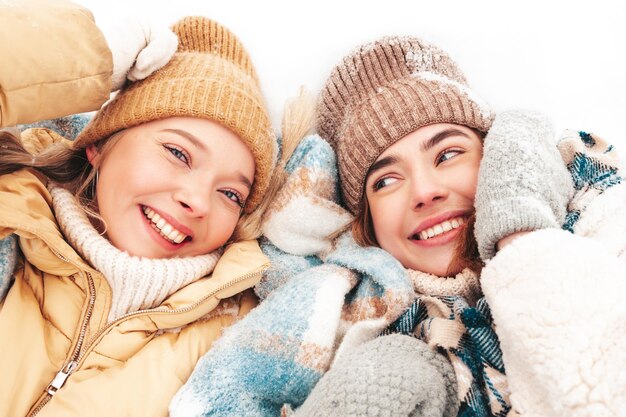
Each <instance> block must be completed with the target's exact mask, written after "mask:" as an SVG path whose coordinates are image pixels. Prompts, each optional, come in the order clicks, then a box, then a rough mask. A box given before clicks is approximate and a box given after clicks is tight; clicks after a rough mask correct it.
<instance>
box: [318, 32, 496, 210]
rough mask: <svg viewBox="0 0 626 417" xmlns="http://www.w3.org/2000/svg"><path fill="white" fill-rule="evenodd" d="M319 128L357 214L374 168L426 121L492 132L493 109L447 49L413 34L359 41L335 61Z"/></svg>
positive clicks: (320, 106)
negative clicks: (334, 156)
mask: <svg viewBox="0 0 626 417" xmlns="http://www.w3.org/2000/svg"><path fill="white" fill-rule="evenodd" d="M317 111H318V126H317V128H318V132H319V134H320V135H321V136H322V137H323V138H324V139H326V140H328V141H329V142H330V143H331V145H333V147H334V148H335V150H336V152H337V158H338V163H339V176H340V179H341V187H342V191H343V197H344V201H345V203H346V205H347V206H348V208H349V209H350V211H351V212H352V213H353V214H354V213H356V211H357V209H358V207H359V205H360V202H361V199H362V196H363V186H364V183H365V177H366V175H367V172H368V170H369V167H370V166H371V165H372V164H373V163H374V162H375V161H376V159H377V158H378V157H379V156H380V154H381V153H382V152H384V151H385V149H387V148H388V147H389V146H391V145H393V144H394V143H395V142H396V141H398V140H399V139H401V138H403V137H404V136H406V135H408V134H409V133H411V132H413V131H415V130H417V129H418V128H420V127H422V126H426V125H429V124H433V123H455V124H459V125H464V126H468V127H471V128H475V129H478V130H479V131H482V132H487V130H489V127H490V126H491V120H492V118H493V116H492V113H491V110H490V109H489V107H488V106H487V105H486V104H485V103H484V102H483V101H482V100H481V99H480V98H479V97H478V96H477V95H476V94H475V93H474V92H473V91H472V90H470V89H469V87H468V86H467V82H466V81H465V77H464V76H463V73H462V72H461V70H460V69H459V68H458V67H457V65H456V64H455V62H454V61H453V60H452V59H451V58H450V57H449V56H448V55H447V54H446V53H445V52H444V51H442V50H441V49H439V48H437V47H436V46H433V45H431V44H428V43H426V42H423V41H421V40H419V39H417V38H412V37H387V38H383V39H381V40H378V41H375V42H373V43H369V44H366V45H363V46H361V47H360V48H358V49H357V50H356V51H355V52H353V53H352V54H350V55H348V56H347V57H345V58H344V59H343V60H342V61H341V62H340V63H339V65H337V66H336V67H335V68H334V69H333V71H332V73H331V75H330V77H329V79H328V81H327V82H326V85H325V87H324V89H323V90H322V93H321V96H320V101H319V104H318V109H317Z"/></svg>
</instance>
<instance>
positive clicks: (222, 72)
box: [74, 17, 278, 213]
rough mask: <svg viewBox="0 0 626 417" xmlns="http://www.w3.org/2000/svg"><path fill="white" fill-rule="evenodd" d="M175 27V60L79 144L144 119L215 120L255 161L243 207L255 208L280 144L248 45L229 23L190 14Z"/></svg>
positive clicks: (131, 88) (100, 118)
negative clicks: (244, 44) (249, 151)
mask: <svg viewBox="0 0 626 417" xmlns="http://www.w3.org/2000/svg"><path fill="white" fill-rule="evenodd" d="M172 30H173V31H174V33H176V35H177V36H178V39H179V45H178V51H177V52H176V53H175V54H174V56H173V58H172V59H171V61H170V62H169V63H168V64H167V65H166V66H164V67H163V68H161V69H160V70H158V71H156V72H155V73H154V74H152V75H151V76H149V77H148V78H146V79H144V80H141V81H137V82H133V83H129V84H128V85H126V86H125V88H123V89H122V90H121V91H120V92H119V93H118V94H117V96H116V97H115V98H114V99H113V100H112V101H110V102H109V103H107V104H106V105H105V106H104V107H102V109H100V111H98V113H97V114H96V115H95V117H94V118H93V119H92V120H91V122H90V123H89V124H88V125H87V127H86V128H85V130H83V131H82V132H81V133H80V135H79V136H78V137H77V138H76V141H75V142H74V147H75V148H84V147H87V146H88V145H90V144H92V143H95V142H97V141H99V140H101V139H104V138H107V137H109V136H111V135H112V134H113V133H115V132H118V131H120V130H123V129H127V128H130V127H133V126H137V125H139V124H141V123H145V122H149V121H152V120H156V119H163V118H167V117H174V116H191V117H200V118H206V119H210V120H213V121H216V122H218V123H220V124H222V125H223V126H225V127H227V128H229V129H230V130H232V131H233V132H234V133H236V134H237V135H238V136H239V137H240V138H241V139H242V140H243V141H244V143H245V144H246V145H247V146H248V147H249V148H250V150H251V151H252V154H253V155H254V159H255V162H256V172H255V177H254V185H253V188H252V192H251V193H250V197H249V198H248V200H247V202H246V207H245V209H244V211H245V212H246V213H250V212H252V211H253V210H254V209H255V208H256V207H257V205H258V204H259V202H260V200H261V198H262V196H263V194H264V193H265V191H266V190H267V187H268V185H269V181H270V177H271V175H272V170H273V167H274V165H275V162H276V157H277V153H278V146H277V143H276V140H275V136H274V133H273V130H272V126H271V121H270V118H269V115H268V112H267V109H266V106H265V102H264V99H263V96H262V94H261V89H260V86H259V81H258V79H257V75H256V73H255V70H254V68H253V66H252V62H251V61H250V56H249V55H248V53H247V52H246V50H245V49H244V47H243V45H242V44H241V42H240V41H239V39H237V38H236V37H235V35H234V34H233V33H232V32H230V31H229V30H228V29H226V28H225V27H223V26H221V25H220V24H219V23H217V22H214V21H212V20H210V19H207V18H203V17H186V18H184V19H182V20H180V21H178V22H177V23H176V24H174V26H173V27H172Z"/></svg>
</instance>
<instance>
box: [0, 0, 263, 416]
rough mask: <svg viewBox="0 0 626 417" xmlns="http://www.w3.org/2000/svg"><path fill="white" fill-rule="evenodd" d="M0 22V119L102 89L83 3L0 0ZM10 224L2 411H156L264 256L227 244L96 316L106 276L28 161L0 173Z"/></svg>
mask: <svg viewBox="0 0 626 417" xmlns="http://www.w3.org/2000/svg"><path fill="white" fill-rule="evenodd" d="M0 27H1V28H2V29H1V30H2V35H1V36H0V56H1V57H2V65H0V126H9V125H14V124H16V123H26V122H29V121H33V120H39V119H45V118H50V117H56V116H61V115H65V114H71V113H77V112H81V111H87V110H95V109H97V108H99V107H100V105H101V104H102V103H103V102H104V101H105V100H107V99H108V98H109V90H110V87H111V85H110V84H111V81H110V77H111V73H112V62H111V53H110V51H109V49H108V47H107V45H106V42H105V40H104V38H103V36H102V34H101V32H100V31H99V29H98V28H97V27H96V26H95V25H94V22H93V18H92V16H91V14H90V13H89V12H88V11H87V10H85V9H83V8H81V7H78V6H76V5H74V4H71V3H69V2H66V1H60V0H32V1H20V0H17V1H11V2H0ZM52 136H53V135H52V134H47V133H46V131H45V130H33V131H29V132H28V133H26V134H25V140H26V143H25V145H26V146H27V148H28V149H29V150H30V151H36V150H37V149H41V146H42V145H43V144H45V143H43V142H46V140H48V139H50V140H52ZM42 141H43V142H42ZM1 157H2V154H1V150H0V158H1ZM11 233H15V234H17V235H18V237H19V245H20V249H21V253H22V255H21V256H20V261H19V262H18V265H17V268H16V273H15V282H14V283H13V286H12V287H11V289H10V290H9V292H8V294H7V296H6V298H5V300H4V302H0V372H1V374H2V377H1V378H0V416H2V417H13V416H16V417H21V416H25V415H37V416H40V417H50V416H94V417H97V416H133V417H139V416H151V417H153V416H166V415H167V407H168V404H169V402H170V400H171V398H172V397H173V395H174V393H175V392H176V391H177V390H178V388H180V387H181V386H182V385H183V383H184V382H185V381H186V380H187V378H188V377H189V375H190V374H191V372H192V370H193V368H194V366H195V364H196V362H197V361H198V359H199V358H200V357H201V356H202V355H203V354H204V353H205V352H207V351H208V350H209V348H210V347H211V345H212V343H213V342H214V341H215V340H216V339H217V338H218V337H219V336H220V334H221V333H222V330H223V329H224V328H225V327H227V326H229V325H230V324H231V323H232V322H233V321H234V320H236V319H237V318H238V317H240V316H242V315H244V314H246V313H247V312H248V311H249V310H250V309H252V308H253V307H254V306H255V305H256V298H255V297H254V295H253V293H252V291H251V290H249V288H251V287H252V286H253V285H254V284H256V283H257V282H258V280H259V279H260V276H261V273H262V271H263V270H264V269H265V268H266V267H267V266H268V264H267V259H266V258H265V256H264V255H263V254H262V253H261V251H260V249H259V247H258V244H257V243H256V242H242V243H237V244H233V245H231V246H229V247H228V248H226V250H225V252H224V255H223V256H222V257H221V259H220V261H219V262H218V264H217V265H216V267H215V270H214V271H213V274H212V275H211V276H209V277H205V278H202V279H200V280H198V281H196V282H194V283H192V284H190V285H188V286H186V287H184V288H182V289H180V290H178V291H177V292H176V293H174V294H173V295H171V296H170V297H169V298H167V299H166V300H165V301H164V302H163V303H162V305H161V306H159V307H158V308H155V309H152V310H148V311H142V312H137V313H131V314H128V315H125V316H123V317H121V318H120V319H118V320H116V321H114V322H113V323H107V317H108V311H109V308H110V304H111V289H110V287H109V285H108V283H107V281H106V279H105V278H104V277H103V276H102V275H101V274H100V273H99V272H98V271H96V270H94V269H93V268H92V267H90V266H89V265H88V264H87V263H86V262H85V261H84V260H83V259H81V257H80V256H79V255H78V254H77V253H76V251H74V249H73V248H72V247H71V246H70V245H69V244H68V243H67V242H66V241H65V240H64V238H63V235H62V234H61V232H60V230H59V227H58V225H57V223H56V221H55V217H54V213H53V211H52V209H51V197H50V194H49V193H48V191H47V189H46V184H45V180H44V179H42V178H40V177H38V176H37V175H35V174H34V173H33V172H31V171H28V170H22V171H18V172H16V173H13V174H8V175H3V176H0V239H2V238H4V237H6V236H8V235H9V234H11Z"/></svg>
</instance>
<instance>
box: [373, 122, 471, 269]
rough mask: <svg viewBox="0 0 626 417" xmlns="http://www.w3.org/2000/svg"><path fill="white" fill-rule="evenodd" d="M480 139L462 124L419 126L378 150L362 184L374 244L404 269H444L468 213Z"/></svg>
mask: <svg viewBox="0 0 626 417" xmlns="http://www.w3.org/2000/svg"><path fill="white" fill-rule="evenodd" d="M481 157H482V141H481V139H480V138H479V136H478V135H477V134H476V133H475V132H474V131H473V130H471V129H469V128H467V127H465V126H459V125H454V124H448V123H438V124H433V125H428V126H424V127H421V128H419V129H418V130H416V131H414V132H412V133H411V134H409V135H407V136H405V137H403V138H402V139H400V140H399V141H397V142H396V143H394V144H393V145H392V146H390V147H389V148H387V149H386V150H385V152H383V153H382V154H381V155H380V156H379V157H378V159H377V160H376V162H374V164H372V166H371V168H370V170H369V173H368V176H367V178H366V183H365V197H366V198H367V203H368V205H369V211H370V214H371V221H372V225H373V229H374V233H375V236H376V240H377V241H378V244H379V246H380V247H381V248H383V249H385V250H386V251H387V252H389V253H391V254H392V255H393V256H394V257H395V258H396V259H398V260H399V261H400V263H402V265H404V267H405V268H410V269H415V270H419V271H423V272H427V273H431V274H435V275H438V276H445V275H447V274H455V273H458V272H460V271H453V270H449V267H450V265H451V264H452V262H453V260H454V257H455V256H456V254H457V251H456V248H457V245H458V244H459V242H460V240H461V239H462V238H463V237H464V233H463V232H464V230H463V229H464V225H465V222H466V221H467V218H468V216H469V215H470V214H471V212H472V211H473V205H474V197H475V195H476V184H477V180H478V167H479V165H480V160H481Z"/></svg>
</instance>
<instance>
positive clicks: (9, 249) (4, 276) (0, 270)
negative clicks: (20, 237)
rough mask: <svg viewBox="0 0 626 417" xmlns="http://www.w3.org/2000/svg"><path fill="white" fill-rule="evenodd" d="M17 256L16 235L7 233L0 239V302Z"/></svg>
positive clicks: (8, 283)
mask: <svg viewBox="0 0 626 417" xmlns="http://www.w3.org/2000/svg"><path fill="white" fill-rule="evenodd" d="M17 256H18V254H17V236H16V235H9V236H7V237H5V238H4V239H0V304H2V302H3V300H4V297H5V296H6V294H7V292H8V291H9V287H10V286H11V283H12V281H13V272H14V269H15V263H16V262H17Z"/></svg>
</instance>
